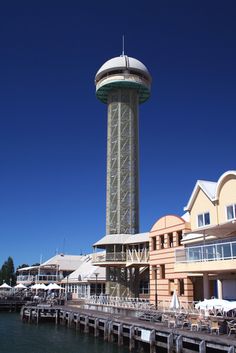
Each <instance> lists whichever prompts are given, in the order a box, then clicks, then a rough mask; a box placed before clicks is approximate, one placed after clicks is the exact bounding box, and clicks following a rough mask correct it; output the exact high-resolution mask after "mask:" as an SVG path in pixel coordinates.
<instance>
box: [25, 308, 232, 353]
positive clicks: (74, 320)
mask: <svg viewBox="0 0 236 353" xmlns="http://www.w3.org/2000/svg"><path fill="white" fill-rule="evenodd" d="M21 318H22V320H25V321H27V322H36V323H39V322H43V321H44V320H51V321H53V322H55V324H56V325H57V324H62V325H66V326H68V327H71V328H74V329H76V330H81V331H83V332H85V333H89V332H90V333H93V334H94V336H102V337H103V338H104V340H107V341H109V342H113V341H115V342H117V344H118V345H123V344H127V345H128V346H129V349H130V351H132V350H135V351H138V350H140V349H141V350H142V349H143V350H144V352H148V351H149V352H150V353H156V352H158V351H159V349H160V347H161V348H164V349H165V350H166V352H168V353H174V352H175V353H194V352H199V353H208V352H216V351H217V352H222V353H224V352H227V353H236V338H235V335H232V336H229V337H228V336H227V335H226V334H220V335H216V334H209V333H207V332H199V331H194V332H193V331H190V330H187V329H181V328H176V327H175V328H169V327H167V326H165V325H164V324H163V323H161V322H147V321H143V320H140V319H138V318H137V317H128V316H124V315H119V314H111V313H107V312H102V311H98V310H91V309H83V308H80V307H71V306H50V305H38V306H24V307H22V310H21ZM158 348H159V349H158Z"/></svg>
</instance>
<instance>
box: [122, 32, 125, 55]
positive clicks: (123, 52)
mask: <svg viewBox="0 0 236 353" xmlns="http://www.w3.org/2000/svg"><path fill="white" fill-rule="evenodd" d="M124 55H125V36H124V34H123V36H122V56H124Z"/></svg>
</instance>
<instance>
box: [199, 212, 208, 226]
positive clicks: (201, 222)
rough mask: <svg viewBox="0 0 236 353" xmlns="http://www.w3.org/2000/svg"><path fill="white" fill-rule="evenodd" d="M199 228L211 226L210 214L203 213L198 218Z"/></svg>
mask: <svg viewBox="0 0 236 353" xmlns="http://www.w3.org/2000/svg"><path fill="white" fill-rule="evenodd" d="M197 222H198V227H204V226H207V225H208V224H210V213H209V212H206V213H202V214H199V215H198V216H197Z"/></svg>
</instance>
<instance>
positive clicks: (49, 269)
mask: <svg viewBox="0 0 236 353" xmlns="http://www.w3.org/2000/svg"><path fill="white" fill-rule="evenodd" d="M85 259H86V255H64V254H58V255H55V256H53V257H52V258H50V259H49V260H47V261H45V262H43V263H42V264H40V265H38V266H30V267H24V268H20V269H18V270H17V279H16V281H17V284H20V283H22V284H24V285H26V286H28V285H31V284H34V283H44V284H49V283H52V282H55V283H60V282H61V281H62V279H63V278H64V277H66V276H68V275H69V274H70V273H71V272H73V271H75V270H76V269H77V268H78V267H79V266H80V265H81V264H82V263H83V261H84V260H85Z"/></svg>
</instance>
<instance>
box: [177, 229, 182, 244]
mask: <svg viewBox="0 0 236 353" xmlns="http://www.w3.org/2000/svg"><path fill="white" fill-rule="evenodd" d="M176 236H177V239H176V243H177V246H180V245H181V240H182V238H183V233H182V230H181V231H179V232H177V235H176Z"/></svg>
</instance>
